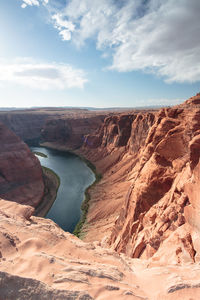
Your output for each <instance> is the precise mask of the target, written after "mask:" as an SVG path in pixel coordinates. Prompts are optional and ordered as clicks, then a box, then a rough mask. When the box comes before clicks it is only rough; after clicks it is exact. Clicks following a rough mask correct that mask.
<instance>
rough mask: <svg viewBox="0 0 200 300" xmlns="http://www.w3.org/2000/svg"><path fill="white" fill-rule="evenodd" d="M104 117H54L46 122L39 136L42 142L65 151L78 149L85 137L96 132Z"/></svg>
mask: <svg viewBox="0 0 200 300" xmlns="http://www.w3.org/2000/svg"><path fill="white" fill-rule="evenodd" d="M103 119H104V115H97V116H94V117H92V116H89V117H87V114H85V115H83V116H81V115H80V116H79V115H77V116H76V117H75V116H74V117H73V118H70V117H66V116H64V117H55V118H51V119H49V120H47V121H46V123H45V125H44V127H43V129H42V132H41V135H42V139H43V141H44V142H50V143H56V144H60V145H62V146H66V148H67V149H72V150H74V149H76V148H80V147H81V146H82V144H83V143H84V142H85V136H86V135H87V134H90V133H94V132H96V130H97V129H98V128H99V126H100V125H101V124H102V122H103Z"/></svg>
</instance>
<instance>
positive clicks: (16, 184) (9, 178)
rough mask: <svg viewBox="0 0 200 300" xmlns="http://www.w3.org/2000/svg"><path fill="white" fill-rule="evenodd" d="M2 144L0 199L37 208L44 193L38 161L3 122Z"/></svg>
mask: <svg viewBox="0 0 200 300" xmlns="http://www.w3.org/2000/svg"><path fill="white" fill-rule="evenodd" d="M0 143H1V147H0V197H3V198H4V199H6V200H10V201H16V202H18V203H22V204H29V205H31V206H33V207H35V206H37V204H38V203H39V202H40V201H41V199H42V197H43V193H44V183H43V177H42V168H41V166H40V163H39V161H38V159H37V158H36V157H35V155H34V154H33V153H32V152H31V151H30V149H29V148H28V146H27V145H26V144H25V143H24V142H22V141H21V139H20V138H19V137H17V136H16V135H15V134H14V133H13V132H11V131H10V130H9V129H7V128H6V127H5V126H4V125H3V124H2V123H0ZM13 199H14V200H13Z"/></svg>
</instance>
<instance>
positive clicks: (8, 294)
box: [0, 200, 200, 300]
mask: <svg viewBox="0 0 200 300" xmlns="http://www.w3.org/2000/svg"><path fill="white" fill-rule="evenodd" d="M0 207H1V208H0V227H1V231H0V241H1V244H0V251H1V252H0V299H1V300H16V299H20V300H34V299H37V300H43V299H48V300H49V299H52V300H58V299H63V300H64V299H68V300H74V299H77V300H78V299H79V300H92V299H97V300H110V299H112V298H113V299H116V300H128V299H130V300H141V299H143V300H145V299H146V300H148V299H149V300H160V299H162V300H164V299H182V300H186V299H187V300H188V299H199V295H200V280H199V278H200V266H199V264H194V263H192V264H191V263H190V264H187V265H185V266H179V267H177V266H176V265H167V266H163V267H162V266H160V265H159V264H158V263H156V262H151V263H150V262H149V261H147V260H143V261H142V260H138V259H131V258H128V257H126V256H125V255H123V254H117V253H116V252H114V251H112V250H111V249H108V248H104V247H102V245H101V244H100V243H99V242H96V243H84V242H83V241H81V240H79V239H78V238H76V237H74V236H73V235H71V234H69V233H66V232H64V231H63V230H61V229H60V228H59V227H58V226H57V225H56V224H55V223H54V222H52V221H50V220H46V219H42V218H38V217H33V216H31V215H32V213H33V208H31V207H29V206H25V205H20V204H17V203H15V202H12V203H11V202H8V201H4V200H0Z"/></svg>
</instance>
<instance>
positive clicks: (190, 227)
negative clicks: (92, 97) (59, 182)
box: [0, 95, 200, 300]
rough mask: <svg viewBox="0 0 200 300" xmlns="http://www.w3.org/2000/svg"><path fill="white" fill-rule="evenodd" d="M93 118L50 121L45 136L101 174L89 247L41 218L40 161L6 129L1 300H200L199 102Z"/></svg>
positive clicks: (1, 172) (0, 132)
mask: <svg viewBox="0 0 200 300" xmlns="http://www.w3.org/2000/svg"><path fill="white" fill-rule="evenodd" d="M93 117H94V116H91V117H90V118H89V120H88V119H87V118H86V117H85V116H82V117H79V118H74V119H73V118H70V117H68V118H65V117H63V116H62V117H61V116H56V117H55V116H54V117H52V116H51V120H50V119H48V120H46V122H45V125H44V126H43V131H42V138H43V141H44V142H45V144H46V145H48V146H51V147H55V148H58V149H63V150H67V149H73V150H74V151H75V152H77V153H78V154H81V155H84V156H85V157H86V158H88V159H89V160H91V161H92V162H93V163H94V164H95V166H96V167H97V170H98V171H100V172H101V173H102V174H103V178H102V180H101V181H100V182H99V183H98V184H97V185H95V186H93V187H92V188H91V189H90V195H91V200H90V207H89V212H88V215H87V222H86V223H85V225H84V227H83V229H82V238H83V240H84V241H81V240H79V239H77V238H76V237H74V236H72V235H71V234H69V233H66V232H64V231H63V230H62V229H60V228H59V227H58V226H57V225H56V224H55V223H54V222H52V221H51V220H47V219H42V218H38V217H34V216H33V213H34V209H33V206H35V204H36V202H37V201H39V198H40V196H41V195H42V193H43V186H42V184H41V181H40V179H41V177H40V175H41V173H40V171H41V169H40V168H38V160H37V159H36V158H35V157H34V156H33V155H32V154H31V152H30V151H29V150H28V148H27V146H26V145H25V144H24V143H23V142H21V140H20V139H19V138H17V137H16V136H15V135H14V134H13V133H11V132H10V131H9V130H8V129H6V128H5V127H4V125H2V124H1V125H0V138H1V141H2V144H1V145H2V146H1V151H0V154H1V159H0V168H1V169H0V189H1V188H2V189H1V190H2V191H3V193H2V194H1V195H0V196H1V197H2V198H5V199H6V200H12V201H5V200H0V227H1V233H0V300H1V299H2V300H11V299H13V300H14V299H16V298H18V299H27V297H28V298H29V299H35V297H37V299H79V300H80V299H81V300H83V299H84V300H86V299H88V300H92V299H98V300H101V299H104V300H106V299H111V298H112V297H113V298H114V299H120V300H121V299H133V300H136V299H138V300H139V299H150V300H160V299H171V300H173V299H183V300H186V299H187V300H188V299H199V297H200V281H199V278H200V267H199V261H200V243H199V241H200V225H199V224H200V223H199V216H200V205H199V192H200V191H199V186H200V185H199V183H200V182H199V181H200V162H199V157H200V96H199V95H197V96H196V97H192V98H191V99H189V100H187V101H186V102H185V103H184V104H182V105H179V106H177V107H173V108H166V109H161V110H160V111H159V112H158V111H140V112H139V111H138V112H137V111H132V112H131V111H130V112H126V113H121V112H120V113H116V114H112V115H109V114H107V115H106V114H104V116H98V117H97V119H95V118H94V119H93ZM80 119H81V121H80ZM39 174H40V175H39ZM9 180H10V181H9ZM13 182H14V184H13ZM36 183H37V184H36ZM39 184H41V188H38V187H39ZM34 193H37V194H34ZM16 202H18V203H16ZM19 203H23V205H21V204H19ZM24 204H29V205H31V206H32V207H31V206H27V205H24ZM138 258H140V259H138ZM24 287H25V288H24Z"/></svg>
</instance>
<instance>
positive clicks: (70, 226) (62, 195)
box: [31, 147, 95, 232]
mask: <svg viewBox="0 0 200 300" xmlns="http://www.w3.org/2000/svg"><path fill="white" fill-rule="evenodd" d="M31 150H32V151H33V152H34V151H37V152H42V153H44V154H46V155H47V158H46V157H41V156H39V155H37V157H38V159H39V160H40V163H41V165H42V166H45V167H48V168H50V169H52V170H53V171H54V172H56V174H57V175H58V176H59V177H60V187H59V189H58V193H57V198H56V200H55V202H54V204H53V205H52V207H51V209H50V210H49V212H48V213H47V215H46V218H48V219H51V220H53V221H54V222H55V223H57V224H58V225H59V226H60V227H61V228H62V229H64V230H65V231H68V232H73V230H74V228H75V226H76V224H77V223H78V221H79V219H80V215H81V209H80V207H81V203H82V201H83V199H84V194H85V190H86V188H87V187H88V186H90V185H91V184H92V183H93V182H94V180H95V175H94V173H93V172H92V170H91V169H90V168H89V167H88V166H87V165H86V164H85V163H84V162H83V161H82V160H81V159H80V158H79V157H78V156H76V155H74V154H72V153H69V152H62V151H57V150H51V149H47V148H44V147H31Z"/></svg>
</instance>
